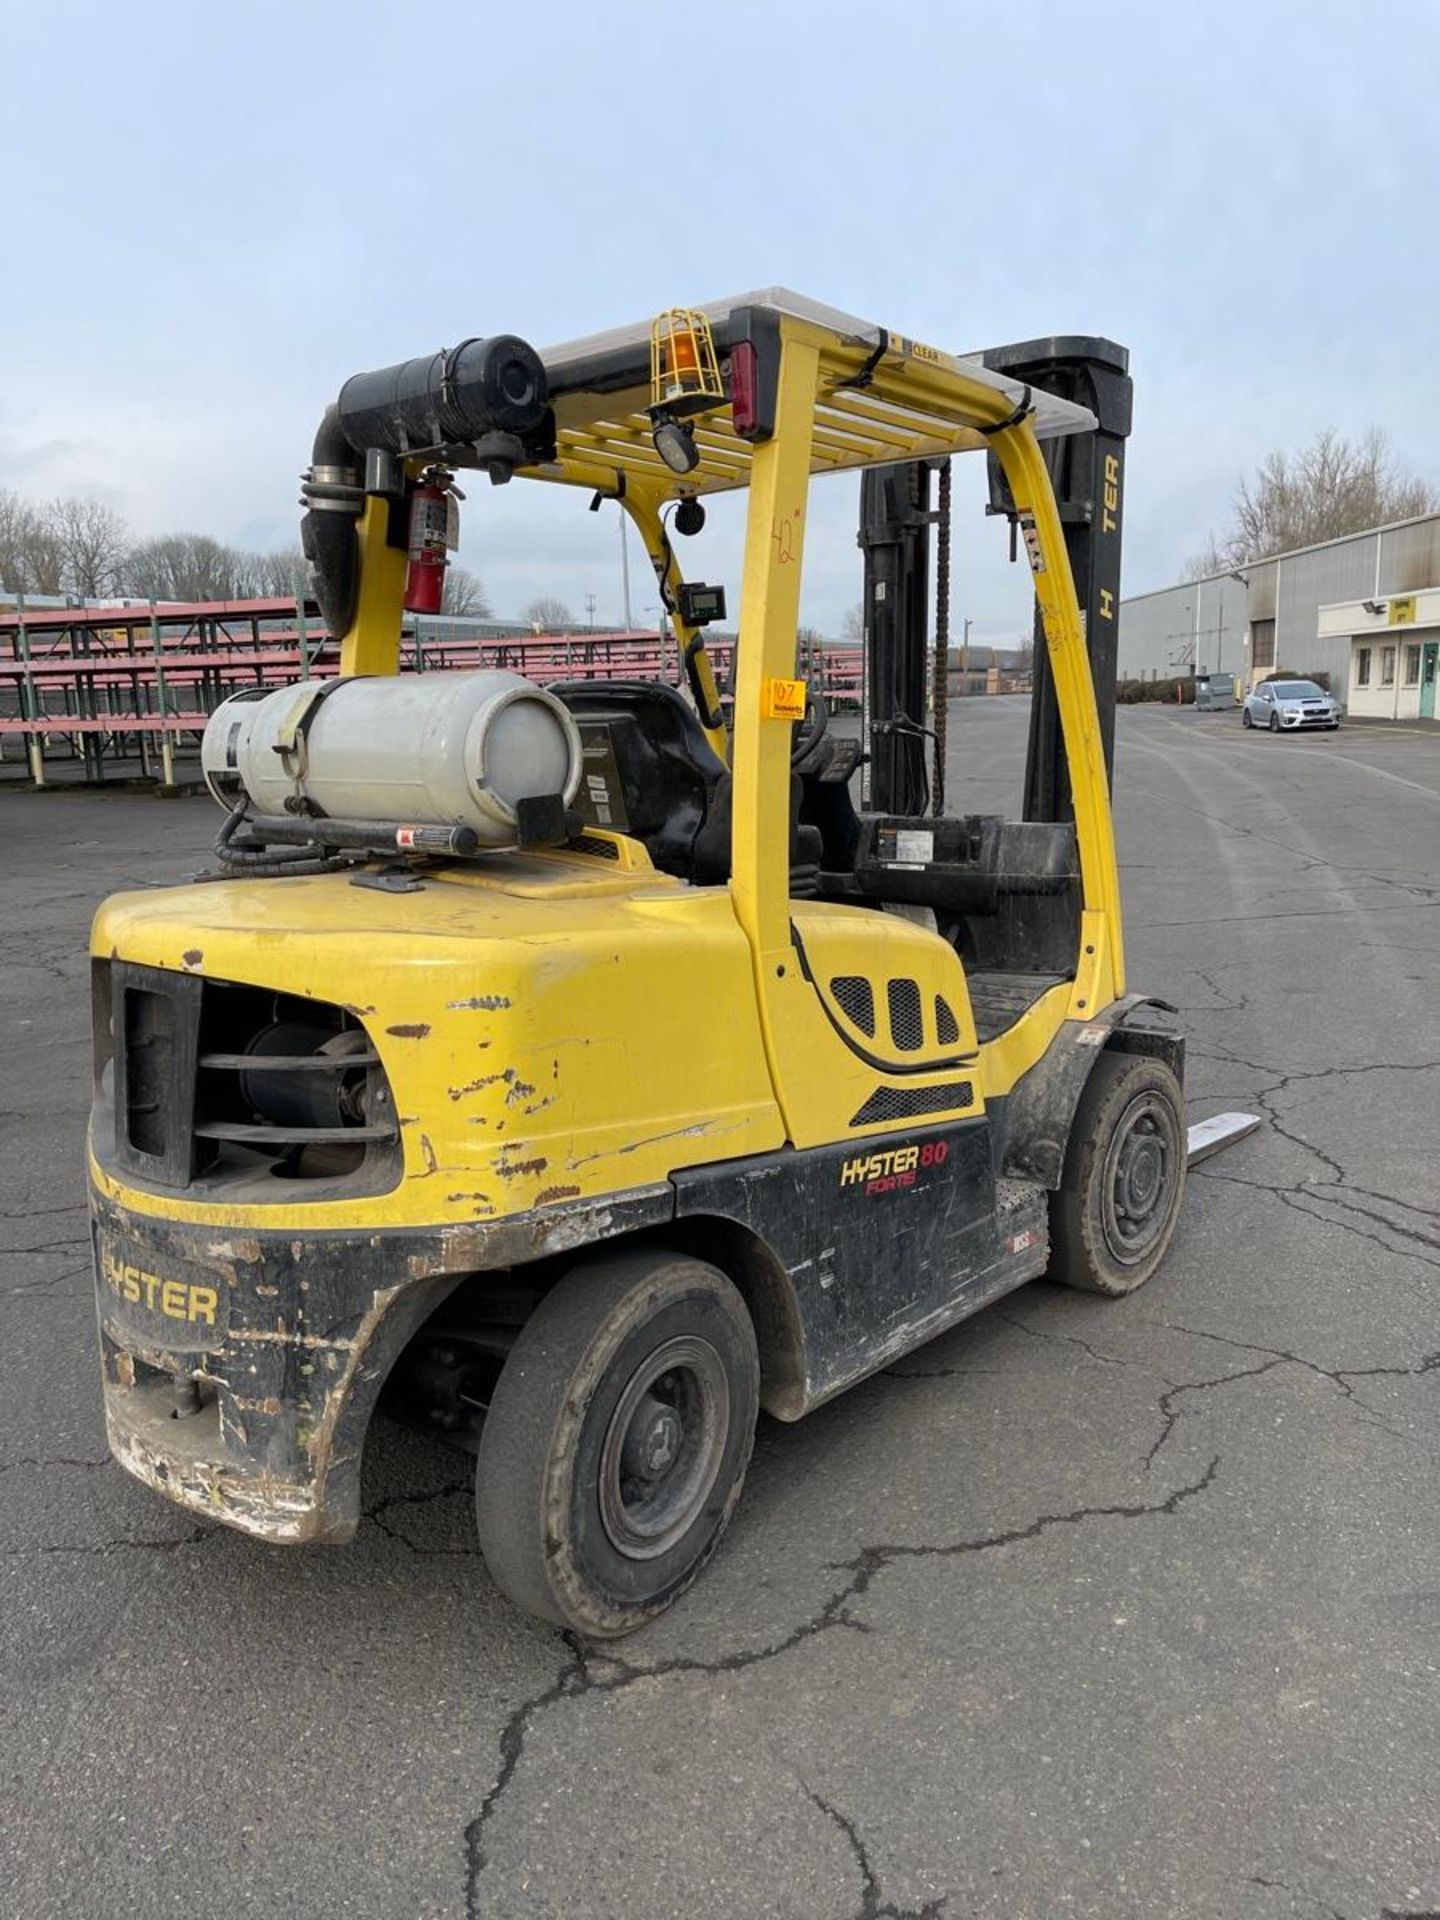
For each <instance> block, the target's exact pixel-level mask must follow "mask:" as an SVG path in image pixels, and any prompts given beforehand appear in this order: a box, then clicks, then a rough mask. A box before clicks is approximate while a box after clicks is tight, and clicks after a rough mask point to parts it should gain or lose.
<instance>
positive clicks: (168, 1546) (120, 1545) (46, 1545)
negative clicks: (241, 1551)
mask: <svg viewBox="0 0 1440 1920" xmlns="http://www.w3.org/2000/svg"><path fill="white" fill-rule="evenodd" d="M216 1531H217V1529H216V1528H214V1527H193V1528H192V1529H191V1530H190V1532H189V1533H182V1534H177V1535H176V1537H175V1538H174V1539H173V1540H124V1539H122V1540H97V1541H94V1542H93V1543H92V1544H91V1545H90V1546H88V1547H67V1546H63V1545H61V1544H60V1543H59V1542H57V1541H42V1542H41V1543H40V1545H38V1546H33V1547H0V1559H5V1560H28V1559H34V1558H37V1557H39V1556H40V1555H43V1554H54V1553H74V1554H81V1555H86V1556H89V1555H100V1556H103V1555H106V1554H111V1553H175V1552H178V1550H179V1549H180V1548H181V1547H193V1546H198V1545H199V1543H200V1542H201V1541H202V1540H213V1539H214V1537H215V1534H216Z"/></svg>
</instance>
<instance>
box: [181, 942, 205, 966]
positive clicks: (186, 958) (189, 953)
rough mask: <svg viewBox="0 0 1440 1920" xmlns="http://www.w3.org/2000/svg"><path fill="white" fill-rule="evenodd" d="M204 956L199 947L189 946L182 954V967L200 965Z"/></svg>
mask: <svg viewBox="0 0 1440 1920" xmlns="http://www.w3.org/2000/svg"><path fill="white" fill-rule="evenodd" d="M204 958H205V955H204V954H203V953H202V951H201V950H200V948H199V947H187V948H186V950H185V952H184V953H182V954H181V956H180V964H181V966H182V967H198V966H199V964H200V962H201V961H202V960H203V959H204Z"/></svg>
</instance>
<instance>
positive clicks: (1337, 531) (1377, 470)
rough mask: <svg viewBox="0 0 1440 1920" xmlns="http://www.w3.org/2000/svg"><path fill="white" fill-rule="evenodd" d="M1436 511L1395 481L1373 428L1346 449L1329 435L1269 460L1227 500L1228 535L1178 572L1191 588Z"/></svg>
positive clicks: (1426, 488) (1414, 482)
mask: <svg viewBox="0 0 1440 1920" xmlns="http://www.w3.org/2000/svg"><path fill="white" fill-rule="evenodd" d="M1437 507H1440V494H1437V492H1436V490H1435V488H1434V487H1432V486H1431V485H1430V484H1429V482H1428V481H1425V480H1420V479H1417V478H1415V477H1414V476H1412V475H1409V474H1402V473H1401V472H1400V471H1399V470H1398V469H1397V468H1396V466H1395V463H1394V460H1393V458H1392V457H1391V453H1390V443H1389V440H1388V439H1387V437H1386V435H1385V434H1384V433H1383V432H1382V431H1381V430H1380V428H1378V427H1371V428H1370V429H1369V430H1368V431H1367V432H1366V433H1364V434H1362V435H1361V436H1360V438H1359V439H1358V440H1355V441H1350V440H1347V439H1345V438H1344V436H1343V435H1342V434H1339V433H1336V431H1335V430H1334V428H1333V427H1326V428H1325V429H1324V430H1323V431H1322V432H1320V433H1317V434H1316V436H1315V438H1314V439H1313V440H1312V441H1311V442H1310V445H1309V446H1308V447H1306V448H1304V449H1303V450H1302V451H1301V452H1300V453H1298V454H1293V455H1291V454H1286V453H1280V452H1276V453H1271V454H1269V455H1267V456H1266V458H1265V460H1264V461H1263V462H1262V463H1261V465H1260V468H1259V470H1258V472H1257V473H1256V474H1255V475H1254V477H1253V479H1248V480H1242V481H1241V482H1240V485H1239V486H1238V488H1237V489H1236V492H1235V500H1234V505H1233V507H1232V509H1231V521H1230V526H1229V527H1228V529H1227V530H1226V531H1225V532H1224V533H1222V534H1221V535H1220V536H1219V538H1216V536H1215V535H1213V534H1212V535H1211V537H1210V540H1209V543H1208V545H1207V546H1206V548H1205V550H1204V552H1203V553H1199V554H1197V555H1196V556H1195V558H1194V559H1193V560H1192V561H1191V562H1190V565H1189V566H1188V568H1187V569H1186V574H1187V577H1188V578H1190V579H1192V580H1194V579H1199V578H1201V577H1202V576H1203V575H1205V574H1209V573H1224V572H1226V571H1227V570H1228V569H1230V568H1231V567H1243V566H1246V565H1248V564H1249V563H1250V562H1252V561H1255V560H1263V559H1265V558H1266V557H1267V555H1269V554H1272V553H1286V552H1288V551H1289V550H1290V549H1291V548H1292V547H1308V546H1313V545H1314V544H1315V543H1316V542H1317V541H1321V540H1336V539H1339V538H1340V537H1341V536H1342V535H1343V534H1347V533H1362V532H1364V531H1365V529H1366V528H1368V527H1377V526H1382V525H1383V524H1384V523H1385V522H1386V521H1388V520H1406V519H1409V518H1411V517H1412V516H1414V515H1417V514H1422V513H1432V512H1434V511H1435V509H1436V508H1437Z"/></svg>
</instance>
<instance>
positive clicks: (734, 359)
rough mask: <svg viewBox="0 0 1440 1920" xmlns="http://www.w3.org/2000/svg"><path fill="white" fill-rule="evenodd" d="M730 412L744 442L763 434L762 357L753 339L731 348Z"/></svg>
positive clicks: (736, 429) (742, 341)
mask: <svg viewBox="0 0 1440 1920" xmlns="http://www.w3.org/2000/svg"><path fill="white" fill-rule="evenodd" d="M730 412H731V415H732V417H733V419H734V423H735V431H736V433H737V434H738V435H739V436H740V438H741V439H742V440H754V439H755V438H756V437H757V436H758V434H759V431H760V355H759V353H758V352H757V350H756V347H755V342H754V341H753V340H741V341H740V342H739V343H738V344H737V345H736V346H734V347H732V348H731V349H730Z"/></svg>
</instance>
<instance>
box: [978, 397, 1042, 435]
mask: <svg viewBox="0 0 1440 1920" xmlns="http://www.w3.org/2000/svg"><path fill="white" fill-rule="evenodd" d="M1034 411H1035V402H1034V401H1033V400H1032V399H1031V397H1030V389H1029V387H1028V386H1025V387H1022V388H1021V390H1020V398H1019V400H1017V401H1016V403H1015V407H1014V410H1013V411H1012V412H1010V413H1007V414H1006V416H1005V418H1004V419H1003V420H997V421H996V422H995V424H994V426H993V427H977V428H976V429H975V431H976V432H977V433H978V434H980V435H982V436H983V437H984V438H985V439H986V440H989V439H990V438H991V437H992V436H993V435H994V434H997V433H1004V432H1005V431H1006V429H1007V428H1009V427H1018V426H1019V424H1020V422H1021V421H1022V420H1028V419H1029V417H1030V415H1031V414H1032V413H1034Z"/></svg>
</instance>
